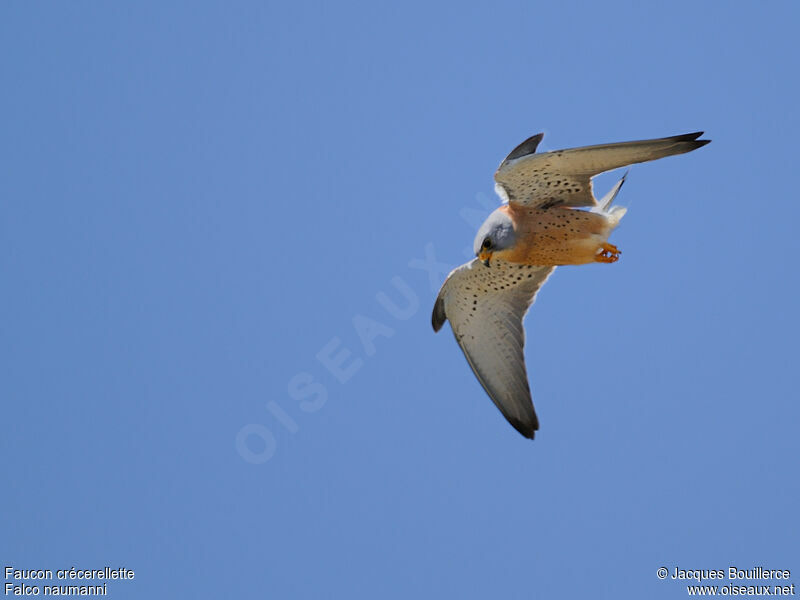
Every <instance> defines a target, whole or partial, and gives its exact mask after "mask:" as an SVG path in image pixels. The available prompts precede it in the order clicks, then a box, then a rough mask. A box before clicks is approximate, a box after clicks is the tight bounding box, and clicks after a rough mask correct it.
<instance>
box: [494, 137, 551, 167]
mask: <svg viewBox="0 0 800 600" xmlns="http://www.w3.org/2000/svg"><path fill="white" fill-rule="evenodd" d="M543 137H544V134H543V133H537V134H536V135H532V136H531V137H529V138H528V139H527V140H525V141H524V142H522V143H521V144H520V145H519V146H517V147H516V148H514V149H513V150H512V151H511V152H510V153H509V155H508V156H506V159H505V160H504V161H503V162H506V161H509V160H514V159H517V158H522V157H523V156H528V155H529V154H533V153H534V152H536V148H537V147H538V146H539V142H541V141H542V138H543Z"/></svg>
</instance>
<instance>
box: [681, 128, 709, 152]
mask: <svg viewBox="0 0 800 600" xmlns="http://www.w3.org/2000/svg"><path fill="white" fill-rule="evenodd" d="M704 133H705V132H704V131H695V132H693V133H684V134H683V135H676V136H675V137H674V138H672V139H673V140H675V141H676V142H688V144H687V145H688V146H689V149H688V150H687V152H691V151H692V150H697V149H698V148H702V147H703V146H705V145H706V144H710V143H711V140H698V139H697V138H699V137H700V136H701V135H703V134H704Z"/></svg>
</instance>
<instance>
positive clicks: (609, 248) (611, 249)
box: [594, 243, 622, 263]
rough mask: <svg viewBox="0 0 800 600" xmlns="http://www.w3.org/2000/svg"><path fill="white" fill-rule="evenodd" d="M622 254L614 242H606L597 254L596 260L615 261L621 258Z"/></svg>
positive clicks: (603, 261) (602, 261)
mask: <svg viewBox="0 0 800 600" xmlns="http://www.w3.org/2000/svg"><path fill="white" fill-rule="evenodd" d="M620 254H622V253H621V252H620V251H619V248H617V247H616V246H615V245H614V244H609V243H604V244H603V245H602V246H601V247H600V251H599V252H598V253H597V254H595V256H594V260H595V262H601V263H613V262H617V261H618V260H619V255H620Z"/></svg>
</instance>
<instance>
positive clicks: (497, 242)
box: [473, 206, 516, 267]
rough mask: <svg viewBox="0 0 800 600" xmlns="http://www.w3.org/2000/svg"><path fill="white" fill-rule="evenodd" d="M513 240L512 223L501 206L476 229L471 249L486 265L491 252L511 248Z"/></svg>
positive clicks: (514, 235) (514, 236)
mask: <svg viewBox="0 0 800 600" xmlns="http://www.w3.org/2000/svg"><path fill="white" fill-rule="evenodd" d="M515 241H516V233H515V232H514V223H513V222H512V221H511V217H509V216H508V213H507V212H506V210H505V207H503V206H501V207H500V208H498V209H497V210H495V211H494V212H493V213H492V214H490V215H489V218H487V219H486V220H485V221H484V222H483V225H481V227H480V229H478V234H477V235H476V236H475V241H474V242H473V250H474V251H475V256H477V257H478V258H479V259H480V260H482V261H483V264H485V265H486V266H487V267H488V266H489V259H490V258H491V256H492V253H493V252H498V251H500V250H506V249H508V248H511V247H512V246H513V245H514V242H515Z"/></svg>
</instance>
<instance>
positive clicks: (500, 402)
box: [432, 260, 555, 438]
mask: <svg viewBox="0 0 800 600" xmlns="http://www.w3.org/2000/svg"><path fill="white" fill-rule="evenodd" d="M554 269H555V267H538V266H528V265H522V266H520V265H516V264H512V263H508V262H505V261H501V260H493V261H492V264H491V266H490V267H487V266H485V265H484V264H483V263H481V262H480V261H478V260H473V261H471V262H469V263H467V264H465V265H462V266H461V267H459V268H458V269H456V270H455V271H453V272H452V273H450V275H449V276H448V278H447V280H446V281H445V283H444V285H443V286H442V289H441V291H440V292H439V296H438V298H437V299H436V304H435V305H434V310H433V319H432V321H433V328H434V330H436V331H438V330H439V329H441V327H442V325H444V322H445V320H449V321H450V325H451V327H452V329H453V333H454V334H455V338H456V341H457V342H458V344H459V346H461V350H463V352H464V356H466V358H467V362H468V363H469V365H470V367H472V370H473V372H474V373H475V376H476V377H477V378H478V381H480V383H481V385H482V386H483V388H484V389H485V390H486V393H487V394H489V397H490V398H491V399H492V401H493V402H494V403H495V405H496V406H497V408H499V409H500V411H501V412H502V413H503V415H504V416H505V418H506V419H507V420H508V421H509V423H511V425H513V426H514V428H515V429H516V430H517V431H519V432H520V433H521V434H522V435H524V436H525V437H528V438H533V436H534V433H535V431H536V430H537V429H539V421H538V419H537V418H536V412H535V411H534V408H533V401H532V400H531V392H530V387H529V385H528V377H527V372H526V370H525V357H524V352H523V348H524V345H525V331H524V329H523V326H522V319H523V317H524V316H525V313H526V312H527V311H528V308H529V307H530V305H531V304H532V303H533V300H534V298H535V296H536V292H538V290H539V288H540V287H541V286H542V284H544V282H545V281H546V280H547V278H548V277H549V276H550V273H552V272H553V270H554Z"/></svg>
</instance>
